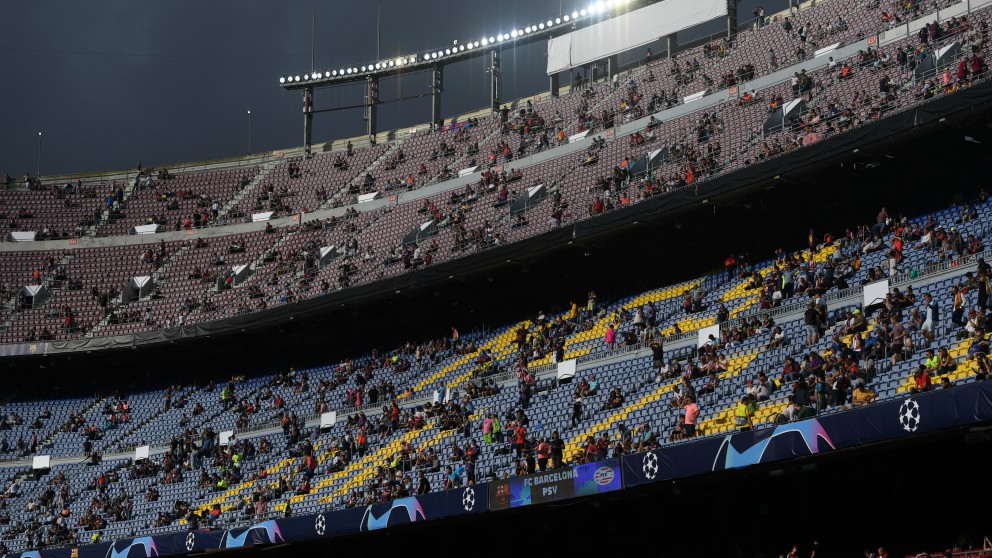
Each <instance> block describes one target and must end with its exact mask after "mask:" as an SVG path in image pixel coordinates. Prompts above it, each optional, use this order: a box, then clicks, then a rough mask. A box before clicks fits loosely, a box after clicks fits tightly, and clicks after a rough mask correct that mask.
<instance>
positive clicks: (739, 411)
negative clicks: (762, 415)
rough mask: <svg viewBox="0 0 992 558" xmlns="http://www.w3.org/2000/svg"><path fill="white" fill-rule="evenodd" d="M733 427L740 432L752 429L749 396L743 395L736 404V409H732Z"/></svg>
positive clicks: (752, 416)
mask: <svg viewBox="0 0 992 558" xmlns="http://www.w3.org/2000/svg"><path fill="white" fill-rule="evenodd" d="M734 426H736V427H737V430H739V431H741V432H746V431H748V430H751V429H752V428H754V406H753V405H752V404H751V396H750V395H745V396H744V397H743V398H741V400H740V402H738V403H737V408H736V409H734Z"/></svg>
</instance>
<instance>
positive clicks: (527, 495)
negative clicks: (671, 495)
mask: <svg viewBox="0 0 992 558" xmlns="http://www.w3.org/2000/svg"><path fill="white" fill-rule="evenodd" d="M621 486H622V483H621V481H620V461H619V460H618V459H607V460H605V461H597V462H595V463H586V464H584V465H576V466H573V467H563V468H561V469H553V470H551V471H545V472H543V473H534V474H533V475H526V476H521V477H512V478H509V479H502V480H496V481H493V482H491V483H489V509H491V510H505V509H507V508H518V507H521V506H530V505H532V504H543V503H545V502H557V501H559V500H565V499H568V498H575V497H577V496H590V495H593V494H599V493H600V492H610V491H613V490H620V488H621Z"/></svg>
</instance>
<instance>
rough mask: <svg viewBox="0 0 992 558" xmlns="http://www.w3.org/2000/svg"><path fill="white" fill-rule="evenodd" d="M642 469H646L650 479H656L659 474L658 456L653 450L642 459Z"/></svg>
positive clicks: (645, 473)
mask: <svg viewBox="0 0 992 558" xmlns="http://www.w3.org/2000/svg"><path fill="white" fill-rule="evenodd" d="M641 470H642V471H644V476H645V477H647V479H648V480H654V478H655V477H656V476H658V456H657V455H655V454H654V452H653V451H649V452H647V453H646V454H644V459H643V460H642V461H641Z"/></svg>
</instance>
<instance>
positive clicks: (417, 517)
mask: <svg viewBox="0 0 992 558" xmlns="http://www.w3.org/2000/svg"><path fill="white" fill-rule="evenodd" d="M617 467H619V463H618V464H617ZM488 510H489V486H488V484H486V483H482V484H476V485H472V486H465V487H462V488H458V489H454V490H447V491H444V492H432V493H430V494H425V495H422V496H411V497H409V498H400V499H398V500H393V501H392V502H383V503H379V504H373V505H371V506H358V507H354V508H348V509H344V510H338V511H326V512H323V513H319V514H313V515H302V516H299V517H286V518H277V519H267V520H261V521H256V522H253V523H250V524H247V525H242V526H240V527H236V528H230V529H224V528H223V527H221V528H216V529H212V530H206V529H201V530H196V531H183V530H180V527H179V526H177V530H176V532H174V533H168V534H164V535H155V536H145V537H137V538H133V539H119V540H116V541H112V542H104V543H100V544H89V545H80V546H78V547H63V548H52V549H45V550H41V551H28V552H22V553H14V552H12V553H8V554H3V555H0V558H152V557H155V556H168V555H170V554H189V553H201V552H207V551H213V550H220V549H225V548H244V547H252V546H266V545H274V544H282V543H288V542H296V541H303V540H309V539H320V538H329V537H334V536H338V535H347V534H352V533H360V532H362V531H375V530H379V529H386V528H388V527H393V526H395V525H403V524H406V523H416V522H420V521H432V520H435V519H444V518H446V517H453V516H456V515H465V514H470V513H482V512H485V511H488Z"/></svg>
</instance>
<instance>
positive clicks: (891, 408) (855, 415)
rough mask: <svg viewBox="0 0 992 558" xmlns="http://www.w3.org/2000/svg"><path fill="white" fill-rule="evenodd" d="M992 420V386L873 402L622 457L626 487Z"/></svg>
mask: <svg viewBox="0 0 992 558" xmlns="http://www.w3.org/2000/svg"><path fill="white" fill-rule="evenodd" d="M989 420H992V382H976V383H973V384H968V385H964V386H958V387H953V388H950V389H947V390H937V391H932V392H929V393H925V394H919V395H907V396H905V397H903V398H900V399H896V400H892V401H886V402H883V403H875V404H872V405H869V406H867V407H863V408H860V409H855V410H850V411H842V412H838V413H833V414H828V415H824V416H820V417H814V418H811V419H807V420H803V421H799V422H793V423H789V424H784V425H779V426H776V427H774V428H765V429H761V430H756V431H753V432H739V433H728V434H727V435H726V436H722V437H717V438H707V439H704V440H699V441H695V442H689V443H684V444H677V445H673V446H667V447H662V448H659V449H657V450H654V451H650V452H646V453H639V454H634V455H627V456H624V457H623V458H622V462H623V484H624V486H625V487H628V486H637V485H640V484H645V483H650V482H659V481H667V480H671V479H675V478H679V477H690V476H695V475H702V474H705V473H709V472H712V471H721V470H725V469H738V468H741V467H747V466H750V465H757V464H759V463H772V462H775V461H779V460H785V459H791V458H794V457H803V456H809V455H816V454H820V453H827V452H831V451H834V450H838V449H843V448H851V447H854V446H858V445H861V444H867V443H872V442H881V441H885V440H893V439H899V438H905V437H908V436H918V435H920V434H927V433H931V432H935V431H938V430H943V429H947V428H954V427H959V426H967V425H969V424H976V423H980V422H986V421H989Z"/></svg>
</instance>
